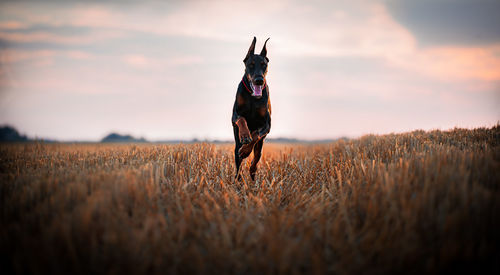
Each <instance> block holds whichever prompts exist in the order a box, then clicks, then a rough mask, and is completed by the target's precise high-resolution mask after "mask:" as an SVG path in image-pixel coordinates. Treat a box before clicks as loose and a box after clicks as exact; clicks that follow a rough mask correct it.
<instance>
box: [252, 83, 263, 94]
mask: <svg viewBox="0 0 500 275" xmlns="http://www.w3.org/2000/svg"><path fill="white" fill-rule="evenodd" d="M253 95H254V96H262V86H261V85H256V86H254V87H253Z"/></svg>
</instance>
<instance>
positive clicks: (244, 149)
mask: <svg viewBox="0 0 500 275" xmlns="http://www.w3.org/2000/svg"><path fill="white" fill-rule="evenodd" d="M252 149H253V146H251V145H250V144H245V145H243V146H241V148H240V150H238V156H239V157H240V159H244V158H246V157H248V156H249V155H250V153H251V152H252Z"/></svg>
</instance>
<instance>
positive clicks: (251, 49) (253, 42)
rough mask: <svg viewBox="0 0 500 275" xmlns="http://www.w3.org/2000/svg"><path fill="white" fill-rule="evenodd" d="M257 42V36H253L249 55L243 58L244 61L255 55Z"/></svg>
mask: <svg viewBox="0 0 500 275" xmlns="http://www.w3.org/2000/svg"><path fill="white" fill-rule="evenodd" d="M255 42H257V38H255V36H254V37H253V41H252V44H251V45H250V48H249V49H248V53H247V56H245V59H243V63H245V62H247V60H248V58H249V57H250V56H251V55H253V53H254V51H255Z"/></svg>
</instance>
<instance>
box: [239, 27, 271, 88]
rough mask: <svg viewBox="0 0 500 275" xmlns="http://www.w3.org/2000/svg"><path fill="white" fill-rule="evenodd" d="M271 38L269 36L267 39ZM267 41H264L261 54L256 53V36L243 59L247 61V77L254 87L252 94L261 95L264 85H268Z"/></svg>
mask: <svg viewBox="0 0 500 275" xmlns="http://www.w3.org/2000/svg"><path fill="white" fill-rule="evenodd" d="M267 40H269V38H268V39H267ZM267 40H266V42H264V47H262V51H261V52H260V54H259V55H256V54H254V51H255V42H256V41H257V39H256V38H255V37H254V38H253V41H252V44H251V45H250V49H248V53H247V56H246V57H245V59H243V63H245V77H247V79H248V82H250V86H251V88H252V96H255V97H261V96H262V90H263V89H264V85H266V74H267V63H268V62H269V59H268V58H267V56H266V55H267V49H266V44H267Z"/></svg>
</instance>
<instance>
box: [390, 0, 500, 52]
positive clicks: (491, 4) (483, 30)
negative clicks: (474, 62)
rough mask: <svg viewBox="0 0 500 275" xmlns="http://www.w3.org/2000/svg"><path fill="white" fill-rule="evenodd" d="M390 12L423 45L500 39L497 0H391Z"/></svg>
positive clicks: (469, 44)
mask: <svg viewBox="0 0 500 275" xmlns="http://www.w3.org/2000/svg"><path fill="white" fill-rule="evenodd" d="M386 3H387V7H388V10H389V11H390V13H391V15H393V16H394V18H395V19H396V20H397V21H398V22H400V23H401V24H402V25H403V26H405V27H406V28H408V29H409V30H410V31H411V32H412V33H413V34H414V35H415V36H416V38H417V39H418V42H419V44H421V45H423V46H439V45H441V46H442V45H454V44H459V45H464V46H475V45H489V44H498V43H499V42H500V28H499V27H498V26H500V16H498V15H499V14H500V2H499V1H497V0H476V1H469V0H418V1H414V0H394V1H392V0H388V1H386Z"/></svg>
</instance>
